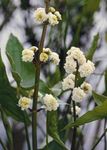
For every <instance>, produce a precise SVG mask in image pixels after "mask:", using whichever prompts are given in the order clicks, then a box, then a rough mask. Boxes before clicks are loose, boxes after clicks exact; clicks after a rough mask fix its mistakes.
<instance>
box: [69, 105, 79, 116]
mask: <svg viewBox="0 0 107 150" xmlns="http://www.w3.org/2000/svg"><path fill="white" fill-rule="evenodd" d="M75 110H76V115H79V114H80V112H81V108H80V107H78V106H75ZM71 112H72V113H73V107H72V108H71Z"/></svg>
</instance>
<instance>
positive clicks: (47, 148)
mask: <svg viewBox="0 0 107 150" xmlns="http://www.w3.org/2000/svg"><path fill="white" fill-rule="evenodd" d="M46 149H47V150H48V119H47V117H46Z"/></svg>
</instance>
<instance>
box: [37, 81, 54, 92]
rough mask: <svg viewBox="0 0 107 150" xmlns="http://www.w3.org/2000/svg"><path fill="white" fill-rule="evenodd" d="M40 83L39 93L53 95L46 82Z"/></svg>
mask: <svg viewBox="0 0 107 150" xmlns="http://www.w3.org/2000/svg"><path fill="white" fill-rule="evenodd" d="M39 83H40V84H39V91H40V92H41V93H42V94H46V93H48V94H50V93H51V94H52V92H51V89H50V88H49V86H48V85H47V84H46V83H45V82H44V81H42V80H40V82H39Z"/></svg>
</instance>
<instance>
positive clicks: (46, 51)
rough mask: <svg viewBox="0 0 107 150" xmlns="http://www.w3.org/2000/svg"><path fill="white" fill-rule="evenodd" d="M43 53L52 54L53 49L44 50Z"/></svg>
mask: <svg viewBox="0 0 107 150" xmlns="http://www.w3.org/2000/svg"><path fill="white" fill-rule="evenodd" d="M43 52H44V53H47V54H50V53H51V49H50V48H43Z"/></svg>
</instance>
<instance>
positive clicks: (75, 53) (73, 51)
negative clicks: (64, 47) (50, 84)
mask: <svg viewBox="0 0 107 150" xmlns="http://www.w3.org/2000/svg"><path fill="white" fill-rule="evenodd" d="M67 54H68V55H70V56H71V57H72V58H73V59H74V60H77V61H78V64H79V65H82V64H84V63H85V62H86V58H85V55H84V54H83V52H82V51H81V50H80V49H79V48H77V47H71V48H70V50H69V51H68V52H67Z"/></svg>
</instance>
